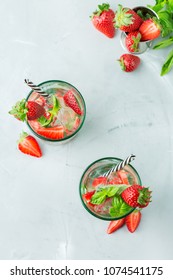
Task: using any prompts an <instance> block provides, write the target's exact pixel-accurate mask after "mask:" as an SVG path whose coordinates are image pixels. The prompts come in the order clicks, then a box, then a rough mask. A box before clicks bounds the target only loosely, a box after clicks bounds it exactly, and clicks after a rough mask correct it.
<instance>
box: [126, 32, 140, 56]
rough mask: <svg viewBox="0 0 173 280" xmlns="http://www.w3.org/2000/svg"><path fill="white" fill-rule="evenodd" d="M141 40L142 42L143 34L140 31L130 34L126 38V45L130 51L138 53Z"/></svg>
mask: <svg viewBox="0 0 173 280" xmlns="http://www.w3.org/2000/svg"><path fill="white" fill-rule="evenodd" d="M140 40H141V33H140V32H139V31H132V32H129V33H128V34H127V36H126V38H125V44H126V48H127V49H128V51H129V52H138V51H139V42H140Z"/></svg>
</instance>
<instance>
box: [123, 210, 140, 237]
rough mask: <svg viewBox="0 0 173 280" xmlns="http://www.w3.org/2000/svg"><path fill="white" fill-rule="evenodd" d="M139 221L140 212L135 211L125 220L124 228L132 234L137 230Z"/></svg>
mask: <svg viewBox="0 0 173 280" xmlns="http://www.w3.org/2000/svg"><path fill="white" fill-rule="evenodd" d="M140 221H141V212H140V211H139V210H135V211H134V212H132V213H131V214H129V215H128V216H127V217H126V218H125V223H126V226H127V228H128V230H129V231H130V232H132V233H133V232H134V231H135V230H136V229H137V227H138V226H139V223H140Z"/></svg>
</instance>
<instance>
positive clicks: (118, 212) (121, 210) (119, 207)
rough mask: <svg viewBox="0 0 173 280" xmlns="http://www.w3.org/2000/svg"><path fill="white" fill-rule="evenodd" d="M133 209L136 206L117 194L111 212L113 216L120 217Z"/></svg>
mask: <svg viewBox="0 0 173 280" xmlns="http://www.w3.org/2000/svg"><path fill="white" fill-rule="evenodd" d="M132 209H134V208H133V207H131V206H129V205H128V204H127V203H125V202H124V200H123V199H122V198H121V196H115V197H114V198H113V201H112V207H111V208H110V210H109V214H110V216H111V217H120V216H124V215H126V214H127V213H128V212H129V211H130V210H132Z"/></svg>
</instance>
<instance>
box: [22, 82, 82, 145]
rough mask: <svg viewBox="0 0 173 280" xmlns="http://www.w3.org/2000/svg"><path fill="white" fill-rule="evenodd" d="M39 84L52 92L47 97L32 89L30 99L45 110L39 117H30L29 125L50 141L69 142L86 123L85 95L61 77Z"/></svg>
mask: <svg viewBox="0 0 173 280" xmlns="http://www.w3.org/2000/svg"><path fill="white" fill-rule="evenodd" d="M39 87H40V88H41V89H42V90H43V91H45V92H47V93H48V94H49V96H48V98H44V97H43V96H41V95H39V94H38V93H36V92H33V91H31V92H30V93H29V95H28V97H27V101H28V102H29V101H34V102H37V103H38V104H41V105H42V106H43V107H44V110H45V113H44V115H42V116H41V117H40V118H38V119H36V120H29V119H28V120H27V124H28V126H29V128H30V129H31V130H32V132H33V133H34V134H35V135H36V136H37V137H38V138H40V139H42V140H43V141H46V142H48V143H55V144H57V143H66V142H68V141H70V140H71V139H73V137H75V136H76V135H77V133H78V132H79V131H80V129H81V128H82V126H83V124H84V120H85V115H86V106H85V101H84V99H83V97H82V95H81V94H80V92H79V91H78V90H77V89H76V88H75V87H74V86H73V85H71V84H69V83H67V82H64V81H59V80H51V81H46V82H43V83H41V84H40V85H39ZM69 93H70V94H69Z"/></svg>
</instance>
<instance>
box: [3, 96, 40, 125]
mask: <svg viewBox="0 0 173 280" xmlns="http://www.w3.org/2000/svg"><path fill="white" fill-rule="evenodd" d="M9 113H10V114H11V115H13V116H14V117H15V118H16V119H18V120H21V121H25V120H27V119H28V120H35V119H38V118H39V117H41V116H43V115H44V114H45V109H44V107H43V106H41V105H40V104H38V103H37V102H35V101H26V99H22V100H21V101H19V102H17V103H16V104H15V105H14V106H13V107H12V110H11V111H9Z"/></svg>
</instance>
